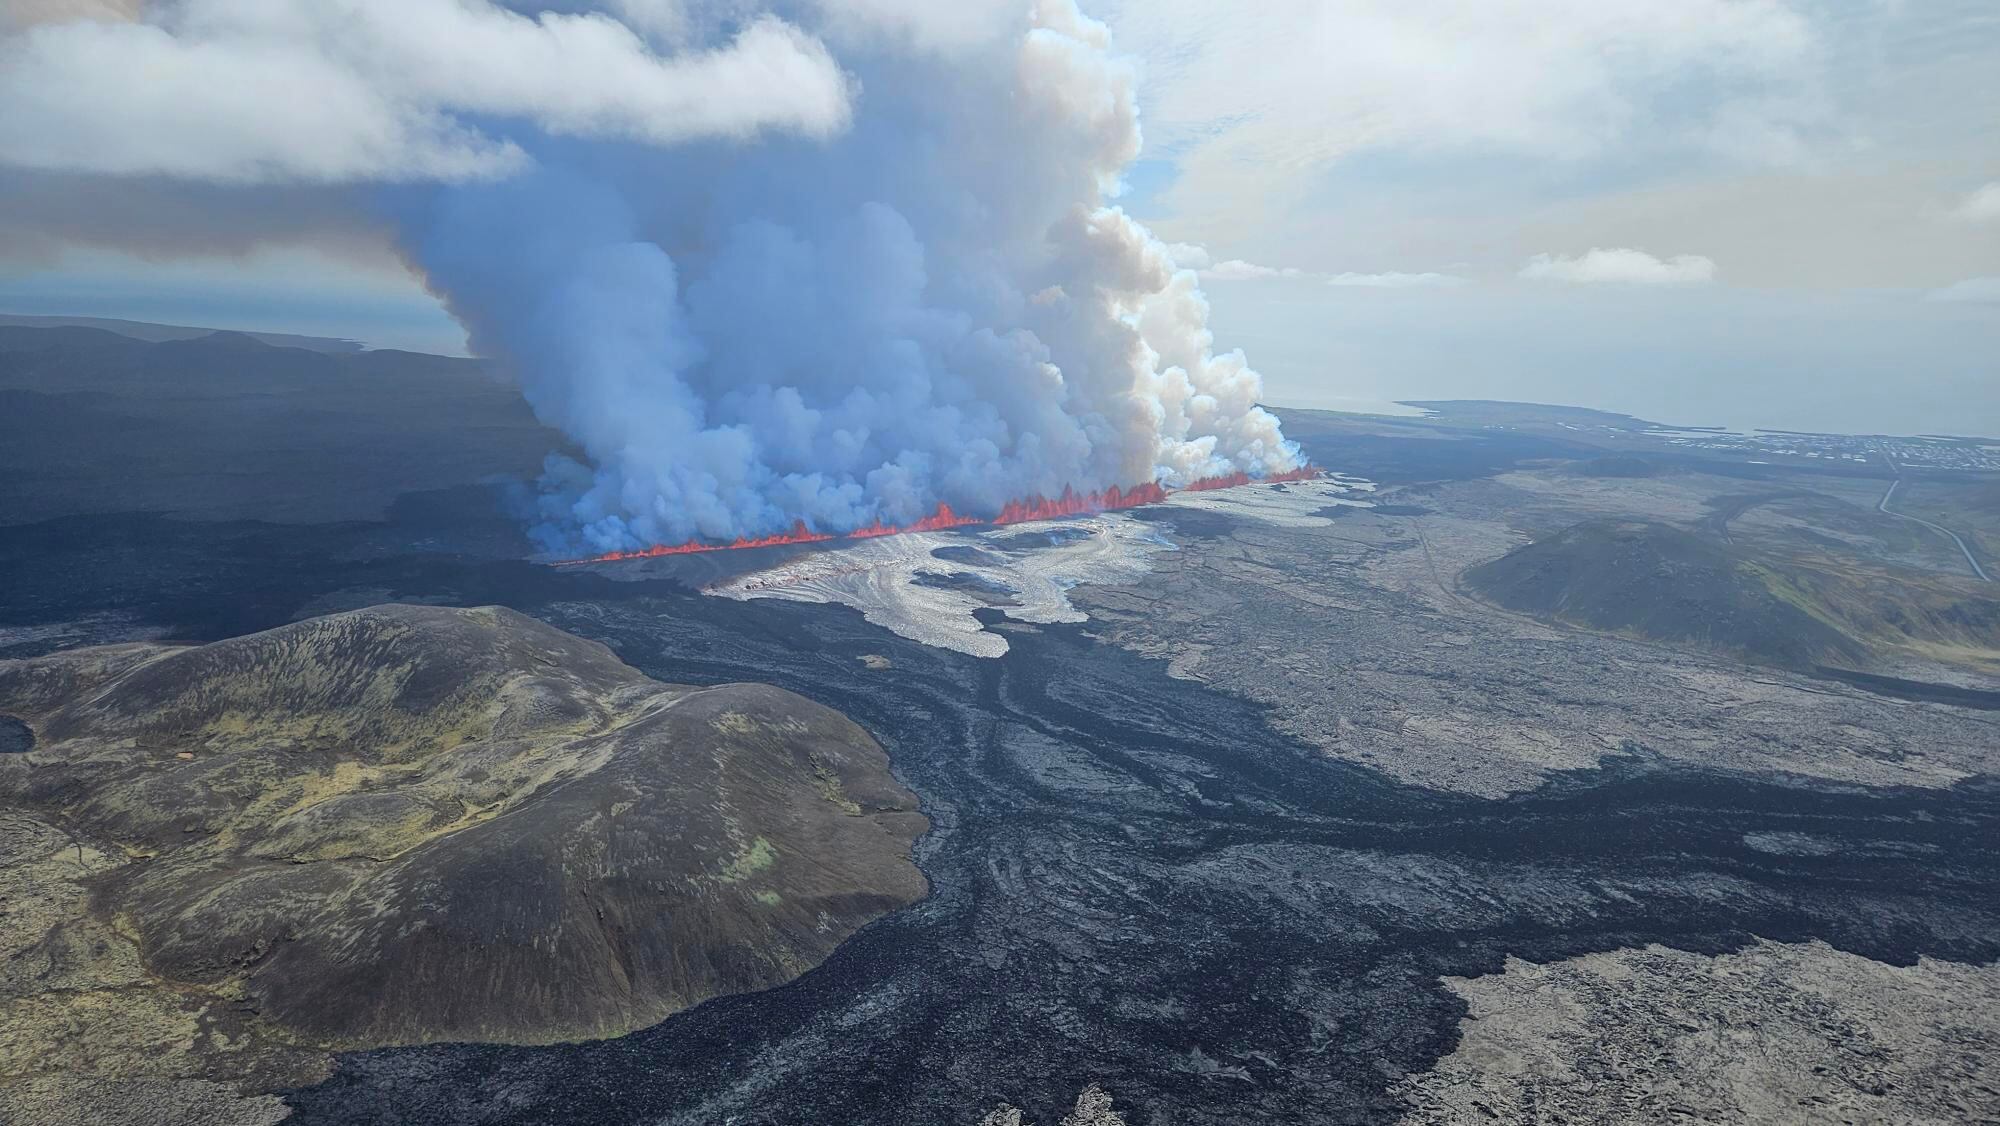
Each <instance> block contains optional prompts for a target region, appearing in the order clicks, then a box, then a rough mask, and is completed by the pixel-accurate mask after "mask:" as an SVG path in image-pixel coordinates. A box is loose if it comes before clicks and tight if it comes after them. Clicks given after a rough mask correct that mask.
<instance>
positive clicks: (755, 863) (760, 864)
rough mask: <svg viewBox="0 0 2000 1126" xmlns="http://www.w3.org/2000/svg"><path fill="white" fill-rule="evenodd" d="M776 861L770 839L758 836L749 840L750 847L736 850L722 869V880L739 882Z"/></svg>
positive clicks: (774, 850) (775, 852) (774, 849)
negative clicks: (731, 858) (733, 856)
mask: <svg viewBox="0 0 2000 1126" xmlns="http://www.w3.org/2000/svg"><path fill="white" fill-rule="evenodd" d="M777 862H778V850H777V849H776V848H774V847H772V845H771V842H770V841H767V840H765V839H764V838H763V837H758V838H756V839H755V840H753V841H751V842H750V847H748V848H746V849H743V850H742V851H740V852H738V853H737V854H736V858H735V859H734V860H731V861H730V862H729V865H728V867H726V868H724V869H723V870H722V879H723V882H724V883H731V884H740V883H742V882H743V881H744V880H747V879H749V878H750V877H751V876H753V875H755V874H757V873H758V872H762V871H763V870H764V869H766V868H769V867H770V866H771V865H773V864H776V863H777Z"/></svg>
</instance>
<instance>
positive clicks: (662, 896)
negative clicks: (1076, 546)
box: [0, 606, 924, 1120]
mask: <svg viewBox="0 0 2000 1126" xmlns="http://www.w3.org/2000/svg"><path fill="white" fill-rule="evenodd" d="M0 710H4V711H5V712H6V713H7V714H8V715H9V716H11V717H12V718H14V719H15V720H16V721H18V722H19V723H21V724H22V725H23V726H24V727H25V728H27V729H28V730H29V731H30V732H31V733H32V738H33V743H32V747H31V749H29V750H27V751H26V752H25V753H17V754H10V755H7V756H5V757H4V758H0V846H3V847H4V848H5V850H6V854H7V856H6V858H7V863H6V864H5V866H4V868H0V872H4V877H0V879H4V880H5V883H6V887H7V905H8V907H9V910H8V912H7V914H6V916H5V918H4V925H0V946H4V956H5V962H4V972H5V977H4V979H0V1027H4V1028H5V1029H6V1032H5V1033H4V1034H0V1045H4V1047H0V1079H4V1080H5V1081H7V1082H6V1084H5V1086H4V1087H3V1088H0V1091H4V1093H3V1094H0V1106H7V1105H11V1106H12V1107H13V1108H14V1112H15V1113H16V1114H22V1115H25V1116H26V1117H27V1119H29V1120H39V1115H40V1114H41V1113H43V1111H44V1110H46V1109H48V1108H50V1107H61V1106H64V1105H66V1103H65V1099H66V1098H67V1097H68V1096H69V1095H71V1094H75V1095H76V1096H77V1097H78V1098H86V1099H87V1098H88V1097H89V1094H90V1091H91V1090H93V1089H94V1088H93V1087H91V1086H90V1085H91V1084H98V1083H103V1082H114V1083H117V1082H122V1083H127V1084H129V1083H131V1082H133V1081H135V1080H138V1079H142V1078H157V1079H160V1080H162V1081H163V1082H165V1083H167V1084H168V1087H167V1089H168V1090H170V1091H171V1092H173V1094H172V1095H171V1096H168V1095H160V1096H159V1097H176V1098H192V1097H195V1096H194V1095H191V1094H190V1092H199V1093H206V1092H208V1091H209V1089H210V1087H211V1085H214V1084H217V1083H221V1084H224V1085H228V1084H232V1083H233V1084H234V1085H235V1086H237V1087H240V1088H243V1089H245V1090H250V1091H262V1090H270V1089H273V1088H275V1087H278V1086H284V1085H289V1084H292V1083H296V1082H300V1081H303V1080H305V1079H309V1078H310V1077H312V1076H313V1075H314V1074H316V1073H317V1072H318V1071H319V1070H320V1069H322V1068H323V1067H324V1062H323V1061H324V1050H325V1049H327V1048H336V1047H362V1046H374V1045H381V1044H408V1043H421V1042H427V1041H433V1040H468V1039H470V1040H483V1041H500V1042H516V1043H548V1042H554V1041H560V1040H574V1039H580V1038H589V1037H603V1036H615V1035H618V1034H620V1033H624V1032H628V1031H631V1030H632V1029H635V1028H641V1027H645V1026H647V1025H651V1024H654V1023H657V1022H658V1021H659V1020H660V1019H662V1018H663V1017H665V1016H666V1015H668V1014H670V1013H672V1012H674V1011H676V1010H679V1009H682V1008H685V1007H687V1006H689V1005H692V1004H695V1003H696V1002H699V1001H702V1000H704V999H706V998H709V997H713V996H716V995H718V994H724V993H732V992H740V991H744V990H753V989H760V988H766V987H769V986H772V985H776V984H778V983H781V982H784V981H787V980H789V979H791V978H793V977H795V976H797V975H798V974H800V973H802V972H804V971H805V970H807V969H809V968H810V967H812V966H813V965H815V964H816V963H818V962H819V961H820V960H822V959H823V958H825V957H826V955H827V954H828V953H829V952H830V951H831V950H833V948H834V947H835V946H836V945H838V944H839V943H840V941H841V940H842V939H844V938H845V937H847V936H848V935H850V934H852V933H853V932H854V931H855V930H856V929H857V928H858V927H860V926H861V925H862V924H864V923H866V922H868V921H869V920H871V919H873V918H875V917H876V916H879V915H881V914H882V913H884V912H886V911H889V910H892V909H894V908H896V907H898V906H901V905H903V904H907V903H909V902H911V901H913V900H915V899H917V898H919V897H920V896H921V895H922V894H923V892H924V882H923V878H922V877H921V876H920V875H919V873H918V872H917V870H916V868H915V867H914V866H913V865H911V863H910V861H909V846H910V842H911V841H912V840H913V839H914V838H915V837H916V836H917V835H918V834H919V833H920V832H921V831H922V830H923V827H924V819H923V817H922V816H921V815H920V814H918V813H917V812H916V802H915V799H914V797H913V796H912V795H911V794H910V793H909V792H908V791H906V790H904V789H903V788H902V787H901V786H900V785H899V784H898V783H896V782H895V780H894V779H893V778H891V777H890V776H889V774H888V770H887V765H888V763H887V759H886V757H885V756H884V755H883V753H882V751H881V749H880V748H879V747H878V746H877V745H876V744H875V742H874V741H873V740H872V739H871V738H869V736H868V735H867V734H866V733H865V732H863V731H862V730H861V729H860V728H859V727H857V726H855V725H854V724H853V723H852V722H850V721H848V720H847V719H846V718H844V717H842V716H841V715H839V714H838V713H836V712H833V711H831V710H829V709H827V708H824V707H821V706H819V705H816V704H813V703H810V702H809V701H806V700H804V699H801V698H799V697H797V696H794V695H792V694H790V693H787V692H784V691H781V690H779V689H775V688H771V687H767V686H763V685H757V684H727V685H717V686H713V687H706V688H692V687H677V686H673V685H666V684H660V683H658V682H655V681H652V680H649V679H647V678H646V677H644V676H642V675H641V674H639V673H638V672H636V671H634V670H632V669H631V668H629V667H627V666H626V665H624V664H623V663H621V662H620V661H619V660H618V659H617V658H616V657H614V656H613V655H612V654H611V652H610V651H609V650H607V649H605V648H604V647H603V646H601V645H598V644H596V643H594V642H586V641H582V640H579V639H577V638H575V637H571V636H569V635H567V634H564V633H561V632H559V631H557V630H555V629H552V628H550V627H548V626H546V625H543V624H541V623H539V622H536V621H534V620H533V619H530V618H527V617H524V616H522V615H520V614H517V613H514V612H513V611H509V610H502V609H495V608H487V609H472V610H452V609H443V608H434V607H418V606H383V607H377V608H373V609H368V610H362V611H355V612H351V613H345V614H339V615H335V616H332V617H327V618H317V619H312V620H308V621H304V622H300V623H298V624H295V625H290V626H285V627H282V628H279V629H276V630H272V631H269V632H266V633H260V634H254V635H251V636H247V637H241V638H236V639H232V640H228V641H222V642H217V643H215V644H211V645H205V646H197V647H183V646H166V645H159V644H132V645H121V646H112V647H106V648H93V649H80V650H70V651H65V652H63V653H61V654H58V655H55V656H51V657H46V658H42V659H39V660H32V661H18V662H6V663H0ZM24 1083H25V1084H26V1085H25V1086H24V1085H23V1084H24ZM189 1083H193V1084H194V1086H192V1087H191V1086H189V1085H188V1084H189ZM148 1097H153V1096H150V1095H149V1096H148ZM245 1113H248V1111H245ZM251 1117H254V1115H251Z"/></svg>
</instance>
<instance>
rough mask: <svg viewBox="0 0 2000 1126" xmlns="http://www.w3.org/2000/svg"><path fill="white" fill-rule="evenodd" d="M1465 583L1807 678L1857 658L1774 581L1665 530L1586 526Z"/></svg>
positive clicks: (1519, 605)
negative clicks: (1820, 667)
mask: <svg viewBox="0 0 2000 1126" xmlns="http://www.w3.org/2000/svg"><path fill="white" fill-rule="evenodd" d="M1465 580H1466V583H1467V584H1468V585H1469V586H1471V587H1472V588H1473V589H1474V590H1476V591H1478V592H1479V593H1480V594H1482V595H1484V596H1485V597H1487V598H1489V599H1491V600H1493V601H1494V602H1497V603H1499V604H1500V605H1502V606H1505V607H1507V608H1508V609H1511V610H1520V611H1523V612H1526V613H1530V614H1535V615H1537V616H1540V617H1544V618H1552V619H1557V620H1561V621H1565V622H1570V623H1572V624H1575V625H1582V626H1589V627H1591V628H1593V629H1601V630H1609V631H1615V632H1624V633H1632V634H1636V635H1638V636H1641V637H1647V638H1652V639H1655V640H1660V641H1680V642H1690V643H1693V644H1696V645H1701V646H1704V647H1708V648H1715V649H1722V650H1726V651H1729V652H1732V653H1735V654H1737V655H1739V656H1742V657H1745V658H1748V659H1751V660H1755V661H1762V662H1766V663H1770V664H1778V665H1784V666H1787V667H1792V668H1811V667H1812V666H1814V665H1816V664H1821V663H1829V664H1847V663H1851V662H1854V661H1857V660H1860V659H1861V658H1862V657H1863V656H1864V654H1865V651H1864V649H1863V648H1862V647H1861V646H1860V645H1859V644H1857V643H1856V642H1855V641H1854V640H1853V639H1852V638H1850V637H1849V636H1848V635H1847V634H1846V633H1844V632H1843V631H1842V630H1840V629H1839V628H1837V627H1836V626H1834V625H1833V624H1832V623H1831V622H1829V621H1827V620H1825V619H1824V618H1822V617H1820V616H1817V615H1816V614H1814V613H1813V612H1812V611H1811V609H1809V607H1808V605H1807V604H1806V602H1805V600H1804V599H1803V598H1801V597H1799V596H1797V594H1796V592H1795V591H1792V590H1791V589H1790V588H1788V587H1787V586H1786V585H1785V584H1784V583H1783V582H1782V580H1780V579H1779V578H1778V577H1777V576H1776V575H1775V574H1774V573H1773V572H1771V571H1769V570H1768V569H1766V568H1763V567H1759V566H1756V565H1755V564H1752V563H1751V562H1749V561H1747V560H1744V559H1740V558H1738V557H1737V556H1736V555H1734V554H1732V553H1731V552H1730V550H1729V549H1728V548H1727V547H1725V546H1724V545H1722V544H1720V543H1717V542H1715V541H1713V540H1709V539H1706V538H1703V537H1701V536H1698V535H1695V534H1694V533H1691V532H1688V531H1685V530H1683V529H1680V528H1675V527H1671V526H1669V525H1666V524H1657V523H1649V522H1644V521H1630V520H1593V521H1588V522H1586V523H1582V524H1578V525H1576V526H1574V527H1570V528H1565V529H1564V530H1562V531H1561V532H1559V533H1557V534H1556V535H1554V536H1550V537H1547V538H1545V539H1541V540H1537V541H1535V542H1534V543H1531V544H1528V545H1527V546H1525V547H1520V548H1517V549H1515V550H1514V551H1512V552H1509V553H1508V554H1506V555H1504V556H1502V557H1500V558H1499V559H1495V560H1493V561H1492V562H1489V563H1482V564H1480V565H1479V566H1476V567H1473V568H1471V569H1469V570H1467V571H1466V572H1465ZM1787 595H1791V597H1787Z"/></svg>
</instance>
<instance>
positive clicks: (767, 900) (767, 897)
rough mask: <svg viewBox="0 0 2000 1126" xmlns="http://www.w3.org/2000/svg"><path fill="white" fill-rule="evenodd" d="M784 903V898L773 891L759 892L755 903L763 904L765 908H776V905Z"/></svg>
mask: <svg viewBox="0 0 2000 1126" xmlns="http://www.w3.org/2000/svg"><path fill="white" fill-rule="evenodd" d="M784 901H785V897H784V896H782V895H779V894H778V893H777V892H775V891H760V892H758V893H757V902H759V903H761V904H763V905H764V906H766V907H776V906H777V905H778V904H780V903H783V902H784Z"/></svg>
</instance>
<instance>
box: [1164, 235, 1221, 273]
mask: <svg viewBox="0 0 2000 1126" xmlns="http://www.w3.org/2000/svg"><path fill="white" fill-rule="evenodd" d="M1167 257H1169V258H1171V259H1173V260H1174V265H1175V266H1177V267H1179V268H1180V269H1183V270H1206V269H1207V268H1208V267H1209V265H1210V264H1211V263H1212V262H1213V261H1214V259H1213V258H1211V257H1210V256H1209V253H1208V248H1207V247H1205V246H1197V245H1196V244H1194V243H1191V242H1170V243H1168V244H1167Z"/></svg>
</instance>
